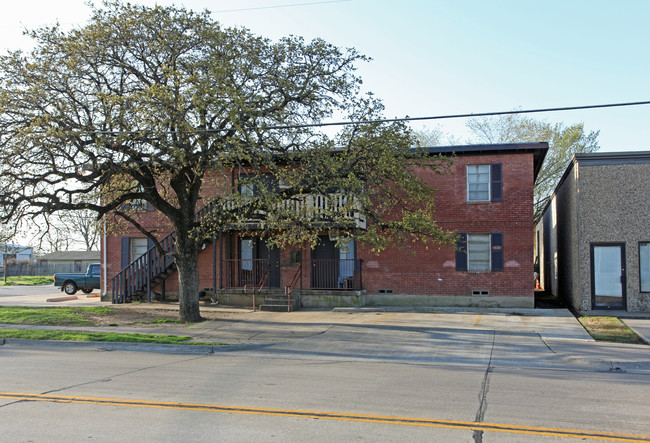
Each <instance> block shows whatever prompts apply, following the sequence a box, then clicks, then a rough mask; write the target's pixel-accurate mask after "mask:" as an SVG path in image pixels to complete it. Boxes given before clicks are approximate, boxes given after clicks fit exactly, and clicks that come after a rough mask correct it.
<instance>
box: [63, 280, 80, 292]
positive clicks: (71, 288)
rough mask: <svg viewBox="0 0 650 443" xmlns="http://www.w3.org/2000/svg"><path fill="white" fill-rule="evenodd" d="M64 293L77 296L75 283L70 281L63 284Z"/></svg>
mask: <svg viewBox="0 0 650 443" xmlns="http://www.w3.org/2000/svg"><path fill="white" fill-rule="evenodd" d="M63 292H65V293H66V294H68V295H75V294H76V293H77V285H76V284H75V283H74V282H73V281H68V282H65V283H64V284H63Z"/></svg>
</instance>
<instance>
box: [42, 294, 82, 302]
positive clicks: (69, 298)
mask: <svg viewBox="0 0 650 443" xmlns="http://www.w3.org/2000/svg"><path fill="white" fill-rule="evenodd" d="M68 300H79V297H77V296H76V295H69V296H67V297H55V298H48V299H47V300H45V301H48V302H53V301H68Z"/></svg>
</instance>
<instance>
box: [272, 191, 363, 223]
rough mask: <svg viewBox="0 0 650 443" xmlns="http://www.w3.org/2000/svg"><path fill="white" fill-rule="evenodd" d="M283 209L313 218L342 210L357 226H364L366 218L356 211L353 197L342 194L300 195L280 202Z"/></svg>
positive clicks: (356, 205) (356, 206)
mask: <svg viewBox="0 0 650 443" xmlns="http://www.w3.org/2000/svg"><path fill="white" fill-rule="evenodd" d="M282 207H283V209H290V210H294V211H295V212H297V213H299V214H301V215H303V216H304V217H305V218H308V219H314V218H316V219H317V218H319V217H322V216H324V215H325V214H327V213H331V212H342V211H345V212H344V215H345V216H346V218H348V219H350V220H354V222H355V225H356V227H357V228H362V229H365V228H366V219H365V218H364V217H362V216H361V213H360V212H359V211H358V209H356V208H358V204H357V203H356V202H355V200H354V197H349V196H347V195H344V194H328V195H300V196H296V197H293V198H291V199H288V200H285V201H283V202H282Z"/></svg>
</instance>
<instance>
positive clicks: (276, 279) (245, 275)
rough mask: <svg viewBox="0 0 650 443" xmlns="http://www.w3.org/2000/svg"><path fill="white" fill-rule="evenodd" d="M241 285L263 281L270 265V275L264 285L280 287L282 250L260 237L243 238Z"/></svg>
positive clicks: (241, 248) (241, 242)
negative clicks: (270, 245) (270, 246)
mask: <svg viewBox="0 0 650 443" xmlns="http://www.w3.org/2000/svg"><path fill="white" fill-rule="evenodd" d="M240 257H241V258H242V260H241V269H240V285H241V286H244V285H253V286H257V285H258V284H260V283H261V282H262V280H263V279H264V276H265V275H266V271H267V266H269V276H268V279H267V280H266V282H265V284H264V286H266V287H270V288H279V287H280V250H279V249H277V248H269V247H268V246H267V245H266V243H265V242H264V240H262V239H259V238H253V239H251V238H242V239H241V240H240Z"/></svg>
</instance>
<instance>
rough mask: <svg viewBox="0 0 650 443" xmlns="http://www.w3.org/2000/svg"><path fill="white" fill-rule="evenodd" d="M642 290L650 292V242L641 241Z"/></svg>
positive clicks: (640, 272)
mask: <svg viewBox="0 0 650 443" xmlns="http://www.w3.org/2000/svg"><path fill="white" fill-rule="evenodd" d="M639 277H640V280H641V292H650V242H644V243H639Z"/></svg>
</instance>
